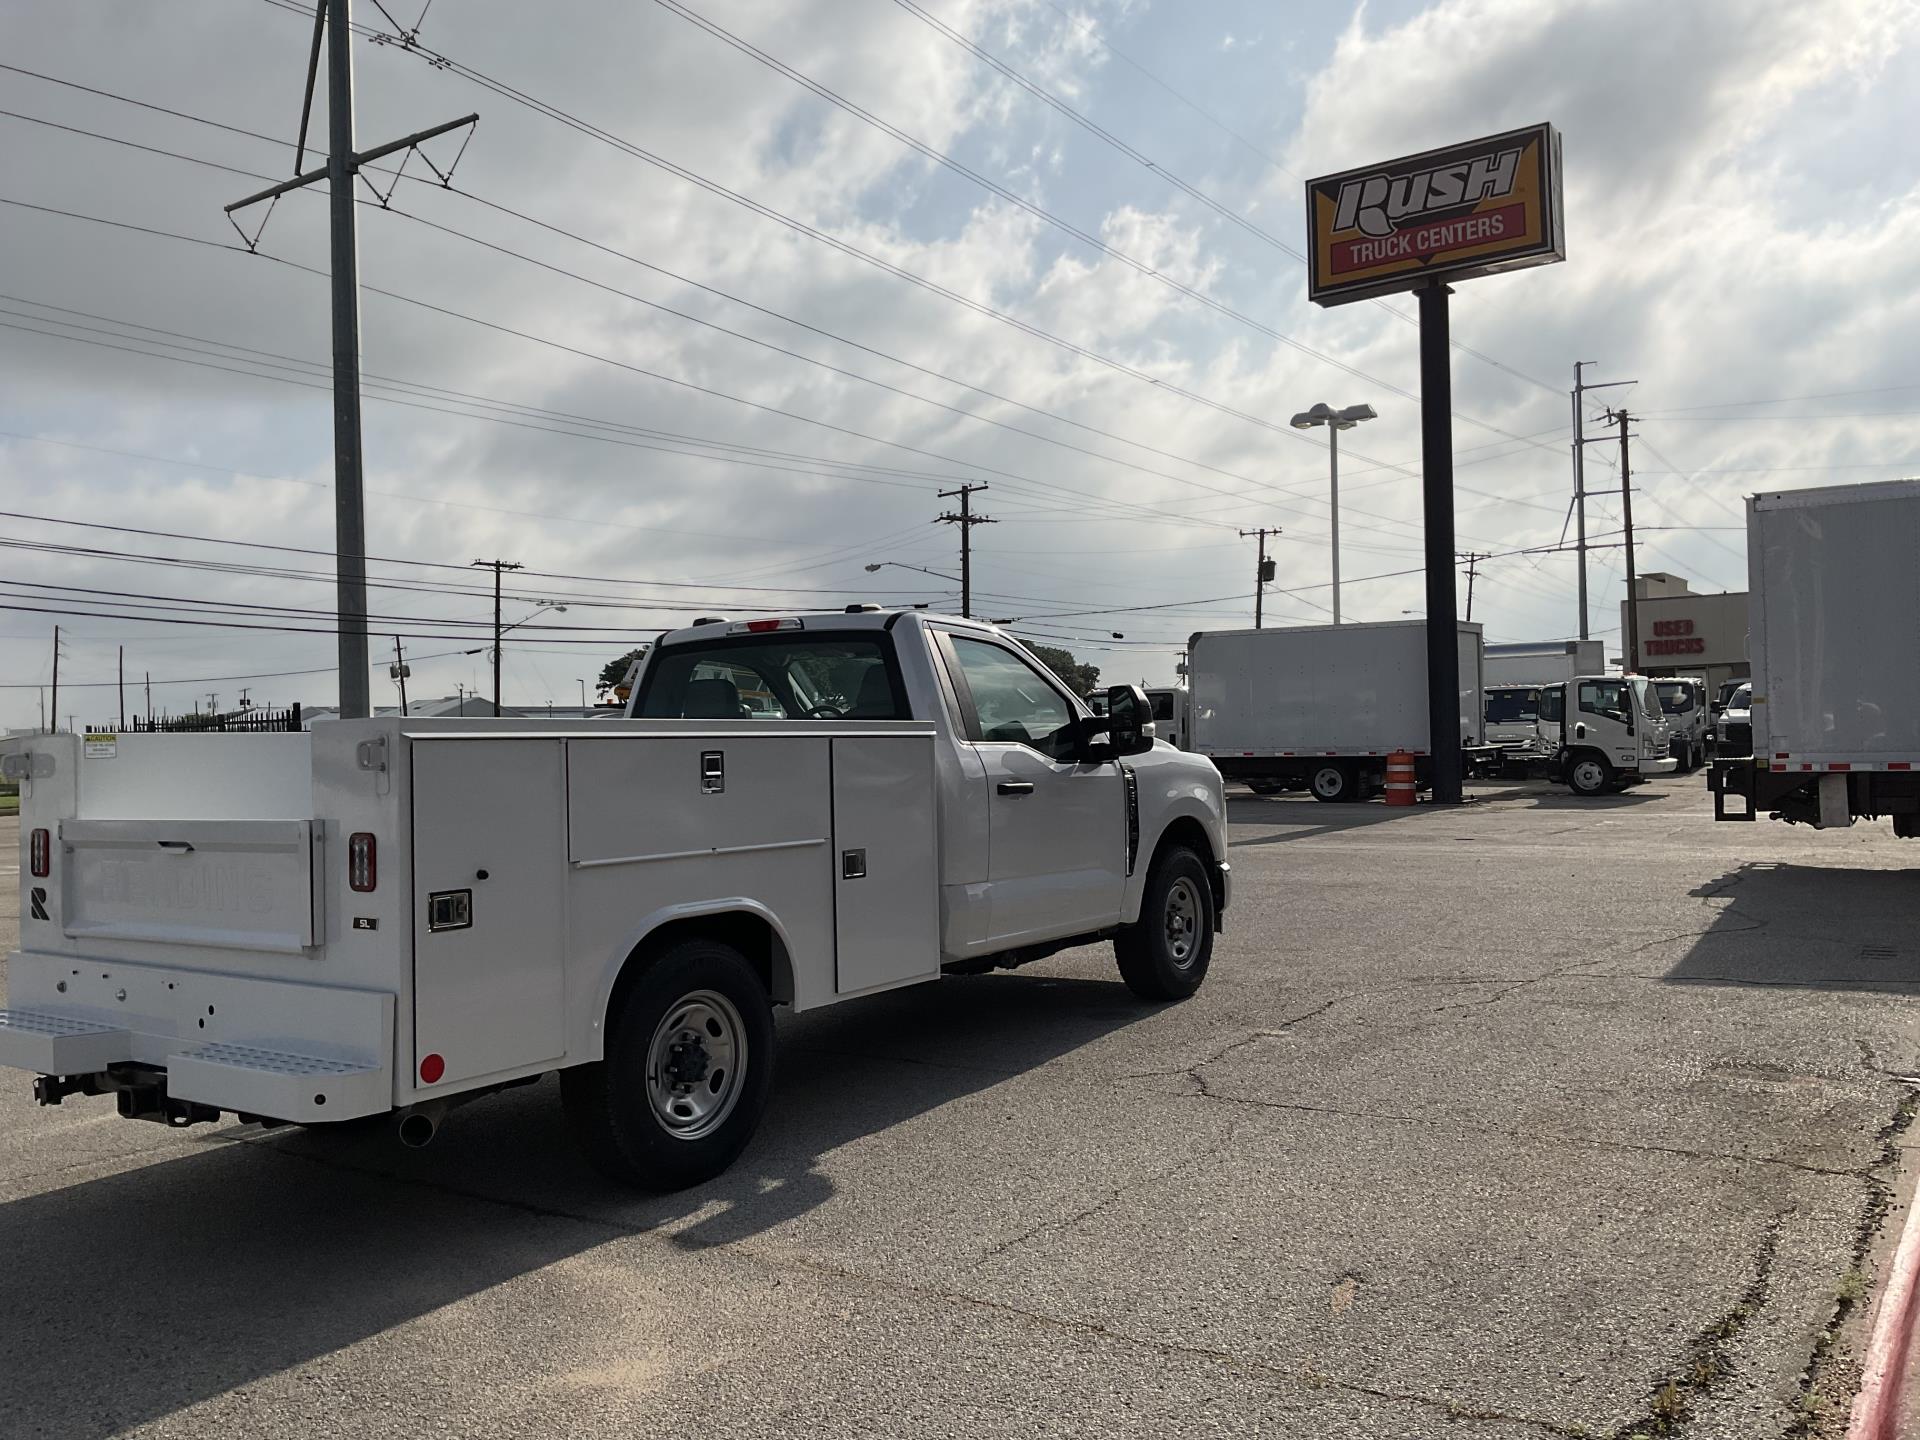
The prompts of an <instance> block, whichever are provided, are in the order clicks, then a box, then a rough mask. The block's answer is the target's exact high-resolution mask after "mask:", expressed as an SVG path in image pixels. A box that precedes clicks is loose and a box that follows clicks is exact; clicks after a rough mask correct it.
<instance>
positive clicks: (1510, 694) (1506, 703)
mask: <svg viewBox="0 0 1920 1440" xmlns="http://www.w3.org/2000/svg"><path fill="white" fill-rule="evenodd" d="M1539 718H1540V692H1539V691H1538V690H1537V689H1534V688H1533V687H1531V686H1525V687H1516V688H1514V689H1511V690H1489V691H1487V724H1489V725H1517V724H1523V723H1525V722H1527V721H1531V720H1538V719H1539Z"/></svg>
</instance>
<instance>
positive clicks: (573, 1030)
mask: <svg viewBox="0 0 1920 1440" xmlns="http://www.w3.org/2000/svg"><path fill="white" fill-rule="evenodd" d="M1107 698H1108V702H1109V711H1110V713H1109V714H1108V715H1106V716H1104V717H1095V716H1093V715H1092V713H1091V712H1090V711H1089V710H1088V708H1087V707H1086V706H1085V705H1084V704H1082V703H1081V701H1080V700H1078V699H1077V698H1076V697H1075V696H1074V695H1073V694H1072V693H1071V692H1070V691H1069V690H1068V689H1067V688H1066V687H1065V686H1064V685H1062V684H1061V683H1060V682H1059V681H1058V680H1057V679H1056V678H1055V677H1054V676H1053V675H1051V674H1050V673H1049V672H1048V671H1047V670H1046V669H1045V667H1044V666H1042V665H1041V664H1039V662H1038V661H1036V660H1035V659H1034V658H1033V657H1032V656H1031V655H1030V654H1028V653H1027V652H1026V651H1025V650H1024V649H1023V648H1022V647H1021V646H1020V645H1019V644H1018V643H1017V642H1016V641H1014V640H1012V639H1010V638H1009V637H1007V636H1006V635H1004V634H1002V633H1001V632H999V631H997V630H995V629H993V628H992V627H991V626H987V625H981V624H976V623H973V622H969V621H965V620H955V619H949V618H945V617H939V616H932V615H926V614H922V613H918V612H905V613H901V612H895V613H891V614H883V613H875V612H871V611H866V610H862V611H859V612H857V613H846V614H826V615H803V616H789V617H781V618H773V619H766V620H747V621H740V622H733V623H729V622H725V621H720V622H714V623H708V624H702V625H698V626H694V627H690V628H688V629H684V630H680V631H676V632H673V633H670V634H667V635H665V636H662V637H661V638H660V640H659V641H658V642H657V643H656V644H655V645H654V646H653V647H652V648H651V649H650V650H649V651H648V653H647V657H646V660H645V662H644V663H643V665H642V666H641V668H640V670H639V672H638V674H637V676H636V677H635V686H634V690H633V693H632V697H631V699H630V701H629V704H628V716H629V718H626V719H622V720H617V721H605V722H599V723H595V724H592V725H587V726H582V725H580V724H578V723H577V722H568V721H532V720H518V719H515V720H482V721H475V720H454V721H428V720H411V719H405V718H401V717H397V716H395V717H387V718H376V719H371V720H343V721H334V722H328V723H323V724H321V725H319V726H317V727H315V729H314V731H313V732H312V733H311V734H310V735H307V734H281V735H166V734H161V735H155V734H126V735H106V734H91V733H90V734H89V735H87V736H86V737H85V738H84V740H83V739H82V737H80V736H75V735H46V736H39V737H34V738H31V739H28V740H26V741H24V742H13V743H12V745H11V747H10V750H9V752H8V753H6V754H5V755H4V757H3V759H0V770H4V773H5V774H6V775H7V776H9V777H11V778H16V779H18V780H19V781H20V788H21V833H22V849H23V852H24V853H23V854H22V856H21V861H22V863H21V867H20V871H21V888H22V894H21V906H20V913H21V916H22V921H21V943H20V951H19V953H17V954H15V955H13V956H11V957H10V959H9V991H10V993H9V995H8V997H7V1003H8V1005H9V1007H10V1008H8V1009H6V1010H0V1063H3V1064H7V1065H12V1066H16V1067H20V1068H23V1069H25V1070H28V1071H33V1072H36V1073H37V1076H38V1078H37V1079H36V1080H35V1082H34V1084H35V1089H36V1093H37V1095H38V1097H39V1099H40V1100H41V1102H42V1103H43V1104H59V1103H61V1101H63V1100H64V1099H66V1098H68V1097H70V1096H74V1095H106V1094H112V1095H114V1096H115V1099H116V1103H117V1106H118V1109H119V1112H120V1114H122V1115H125V1116H129V1117H133V1118H138V1119H146V1120H157V1121H161V1122H164V1123H167V1124H173V1125H185V1124H192V1123H194V1122H195V1121H200V1120H212V1119H216V1118H218V1117H219V1116H221V1115H222V1114H223V1113H231V1114H235V1115H238V1116H240V1117H242V1118H243V1119H247V1120H252V1121H259V1122H265V1123H276V1122H279V1123H285V1122H292V1123H299V1124H303V1125H309V1126H325V1125H336V1124H339V1123H340V1122H343V1121H352V1120H356V1119H364V1118H367V1117H375V1116H385V1115H388V1114H390V1113H393V1114H397V1117H398V1123H397V1128H398V1131H399V1134H400V1137H401V1138H402V1139H403V1140H405V1141H408V1142H409V1143H414V1144H421V1143H425V1142H426V1141H427V1140H430V1139H431V1138H432V1135H433V1132H434V1130H435V1129H436V1127H437V1126H438V1124H439V1123H440V1120H441V1118H442V1117H443V1116H444V1114H445V1111H446V1109H447V1107H448V1106H449V1105H450V1104H452V1103H456V1102H459V1101H463V1100H467V1099H471V1098H474V1097H476V1096H479V1095H482V1094H486V1093H489V1092H491V1091H494V1090H498V1089H501V1088H503V1087H505V1086H508V1085H513V1084H518V1083H521V1082H524V1081H527V1080H529V1079H533V1078H536V1077H538V1076H540V1075H542V1074H545V1073H547V1072H550V1071H555V1070H557V1071H559V1072H560V1078H561V1094H562V1097H563V1102H564V1108H565V1110H566V1113H567V1117H568V1120H569V1122H570V1124H571V1126H572V1128H573V1130H574V1132H575V1134H576V1136H577V1138H578V1139H579V1141H580V1142H581V1143H582V1145H583V1146H584V1148H585V1150H586V1152H587V1154H588V1155H589V1156H590V1158H591V1159H592V1160H593V1161H594V1162H595V1163H596V1164H597V1165H599V1166H600V1167H601V1168H602V1169H603V1170H604V1171H606V1172H607V1173H609V1174H610V1175H612V1176H614V1177H616V1178H618V1179H620V1180H622V1181H625V1182H628V1183H632V1184H637V1185H641V1186H646V1187H650V1188H658V1189H672V1188H678V1187H681V1186H685V1185H690V1184H694V1183H697V1182H699V1181H701V1180H704V1179H707V1178H709V1177H710V1176H712V1175H714V1174H716V1173H718V1172H719V1171H721V1170H722V1169H724V1168H725V1167H726V1166H727V1165H728V1164H730V1163H731V1162H732V1160H733V1159H734V1157H735V1156H737V1155H738V1154H739V1152H740V1150H741V1149H742V1148H743V1147H744V1146H745V1145H746V1143H747V1141H748V1139H749V1138H750V1136H751V1135H752V1133H753V1130H754V1127H755V1125H756V1123H757V1122H758V1120H759V1117H760V1114H761V1111H762V1108H763V1106H764V1104H765V1101H766V1098H767V1094H768V1088H769V1086H770V1084H771V1083H772V1077H773V1058H774V1031H773V1024H772V1017H771V1011H772V1008H773V1007H774V1006H776V1005H787V1006H791V1007H792V1008H793V1009H794V1010H811V1009H814V1008H816V1007H819V1006H823V1005H829V1004H833V1003H836V1002H838V1001H841V1000H846V999H850V998H853V997H855V996H861V995H869V994H873V993H875V992H877V991H883V990H890V989H894V988H896V987H899V986H904V985H912V984H917V983H920V982H922V981H928V980H933V979H935V978H937V977H938V976H940V975H941V973H942V972H943V971H978V970H985V969H989V968H993V967H1007V966H1014V965H1018V964H1021V963H1024V962H1026V961H1029V960H1034V959H1038V958H1040V957H1042V956H1045V955H1048V954H1051V953H1053V952H1054V951H1056V950H1060V949H1063V948H1065V947H1067V946H1074V945H1084V944H1087V943H1089V942H1092V941H1099V940H1111V941H1112V942H1113V945H1114V949H1115V952H1116V954H1117V957H1118V961H1119V969H1120V974H1121V976H1122V977H1123V978H1124V980H1125V981H1126V983H1127V984H1128V985H1129V986H1131V987H1132V988H1133V989H1134V991H1136V992H1137V993H1138V994H1140V995H1141V996H1143V997H1144V998H1146V999H1149V1000H1154V1001H1166V1000H1177V999H1180V998H1182V997H1184V996H1187V995H1190V994H1191V993H1192V992H1193V991H1194V990H1195V989H1196V988H1197V987H1198V986H1199V985H1200V983H1201V980H1202V978H1203V977H1204V976H1205V974H1206V972H1207V966H1208V961H1209V959H1210V956H1211V953H1212V944H1213V937H1214V933H1215V931H1216V930H1217V929H1218V927H1219V925H1220V923H1221V917H1222V914H1223V912H1224V911H1225V910H1226V907H1227V899H1228V866H1227V863H1226V834H1225V824H1224V806H1223V801H1222V794H1221V780H1220V776H1219V773H1218V772H1217V771H1216V770H1215V769H1214V767H1213V765H1212V764H1211V763H1209V762H1208V761H1207V760H1205V759H1204V758H1202V757H1200V756H1195V755H1188V754H1183V753H1182V752H1180V751H1178V750H1176V749H1174V748H1173V747H1172V746H1170V745H1167V744H1165V743H1164V742H1156V741H1155V739H1154V737H1153V732H1152V726H1151V722H1150V721H1149V719H1148V715H1149V713H1150V712H1149V710H1148V708H1147V701H1146V698H1145V696H1144V695H1142V694H1141V693H1140V691H1139V690H1137V689H1135V688H1134V687H1131V686H1122V687H1116V688H1115V689H1113V690H1112V691H1110V692H1108V697H1107Z"/></svg>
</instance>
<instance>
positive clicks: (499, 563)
mask: <svg viewBox="0 0 1920 1440" xmlns="http://www.w3.org/2000/svg"><path fill="white" fill-rule="evenodd" d="M473 563H474V564H475V565H478V566H479V567H480V568H481V569H483V570H491V571H493V713H494V717H495V718H496V719H497V718H498V717H499V715H500V577H501V575H502V574H504V573H505V572H506V571H508V570H518V569H519V568H520V562H519V561H518V560H476V561H474V562H473ZM393 643H394V644H395V645H396V646H398V645H399V643H400V641H399V639H398V637H396V638H395V640H394V642H393Z"/></svg>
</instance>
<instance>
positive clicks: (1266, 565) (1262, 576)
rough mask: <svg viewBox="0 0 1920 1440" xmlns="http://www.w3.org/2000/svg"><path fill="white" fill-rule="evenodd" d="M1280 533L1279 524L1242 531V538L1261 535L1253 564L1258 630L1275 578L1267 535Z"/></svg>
mask: <svg viewBox="0 0 1920 1440" xmlns="http://www.w3.org/2000/svg"><path fill="white" fill-rule="evenodd" d="M1279 533H1280V527H1279V526H1278V525H1262V526H1261V527H1260V528H1259V529H1258V530H1242V531H1241V532H1240V538H1241V539H1242V540H1244V539H1246V538H1247V537H1248V536H1249V535H1257V536H1259V537H1260V558H1259V559H1258V560H1257V561H1255V562H1254V566H1253V628H1254V629H1256V630H1258V629H1260V628H1261V626H1262V621H1263V619H1264V612H1265V610H1266V598H1267V584H1268V582H1269V581H1271V580H1272V579H1273V572H1274V563H1273V561H1271V560H1269V559H1268V558H1267V536H1269V535H1278V534H1279ZM1339 563H1340V562H1339V561H1337V560H1336V561H1335V562H1334V565H1335V566H1336V567H1338V565H1339ZM1335 573H1336V575H1337V574H1338V570H1337V568H1336V571H1335ZM1334 583H1335V584H1338V583H1339V581H1338V580H1337V579H1336V580H1335V582H1334ZM1333 623H1334V624H1336V625H1338V624H1339V623H1340V619H1339V616H1338V615H1335V617H1334V622H1333Z"/></svg>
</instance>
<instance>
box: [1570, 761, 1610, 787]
mask: <svg viewBox="0 0 1920 1440" xmlns="http://www.w3.org/2000/svg"><path fill="white" fill-rule="evenodd" d="M1567 786H1568V788H1569V789H1571V790H1572V791H1573V793H1574V794H1576V795H1586V796H1593V795H1604V794H1605V793H1606V792H1607V791H1608V790H1611V789H1612V788H1613V786H1614V774H1613V766H1611V765H1609V764H1608V763H1607V762H1606V761H1605V760H1603V759H1602V758H1601V757H1600V756H1598V755H1576V756H1574V758H1573V762H1572V763H1571V764H1569V765H1568V766H1567Z"/></svg>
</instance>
